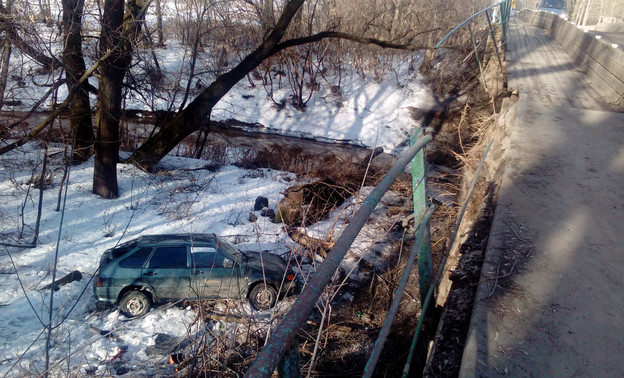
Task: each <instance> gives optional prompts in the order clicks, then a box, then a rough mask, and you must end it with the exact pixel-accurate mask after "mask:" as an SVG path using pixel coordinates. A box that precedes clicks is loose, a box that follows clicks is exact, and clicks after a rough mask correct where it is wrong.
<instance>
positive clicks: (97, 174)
mask: <svg viewBox="0 0 624 378" xmlns="http://www.w3.org/2000/svg"><path fill="white" fill-rule="evenodd" d="M147 4H149V0H129V1H128V4H127V7H126V8H127V9H126V15H125V16H124V1H123V0H106V1H105V2H104V14H103V15H102V32H101V34H100V54H101V55H102V56H103V55H105V54H107V53H109V52H110V51H112V53H111V55H110V57H109V58H108V59H105V60H103V61H102V62H101V63H100V82H99V86H100V88H99V92H98V107H97V112H96V114H95V119H96V123H97V136H96V142H95V163H94V167H93V193H95V194H98V195H99V196H100V197H103V198H115V197H117V196H118V195H119V187H118V185H117V162H118V160H119V119H120V117H121V102H122V100H123V95H122V85H123V79H124V76H125V74H126V72H127V71H128V68H129V67H130V62H131V61H132V50H133V46H134V43H135V41H136V40H137V38H138V36H139V35H140V31H141V21H142V18H143V16H144V14H145V8H146V7H147Z"/></svg>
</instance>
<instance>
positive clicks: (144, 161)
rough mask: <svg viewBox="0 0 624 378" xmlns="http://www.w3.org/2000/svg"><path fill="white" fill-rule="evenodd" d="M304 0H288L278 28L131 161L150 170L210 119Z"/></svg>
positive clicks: (270, 47) (266, 54) (280, 34)
mask: <svg viewBox="0 0 624 378" xmlns="http://www.w3.org/2000/svg"><path fill="white" fill-rule="evenodd" d="M304 1H305V0H289V1H288V3H287V4H286V6H285V7H284V10H283V11H282V15H281V16H280V19H279V20H278V22H277V24H276V25H275V28H274V29H273V30H272V31H271V33H270V34H269V36H268V37H267V38H266V39H265V40H264V41H263V42H262V44H261V45H260V46H259V47H258V48H257V49H256V50H255V51H253V52H252V53H251V54H249V55H248V56H247V57H245V59H243V61H242V62H240V63H239V64H238V65H237V66H236V67H234V68H233V69H232V70H230V71H229V72H226V73H224V74H223V75H220V76H218V77H217V78H216V79H215V81H214V82H213V83H212V84H211V85H210V86H209V87H208V88H206V90H204V91H203V92H202V93H201V94H200V95H199V96H198V97H197V98H195V100H193V101H192V102H191V103H190V104H189V105H188V106H187V107H186V108H185V109H184V110H182V111H181V112H179V113H178V114H177V115H176V116H175V117H174V118H173V119H172V120H171V121H169V122H166V123H165V124H163V125H162V127H161V129H160V131H159V132H158V133H156V134H155V135H154V136H153V137H152V138H150V139H149V140H147V141H146V142H145V143H144V144H143V145H142V146H141V147H139V148H138V149H137V151H136V152H135V153H134V154H132V156H131V157H130V159H129V162H131V163H134V164H135V165H137V166H139V167H141V168H143V169H146V170H151V169H152V168H153V167H154V165H155V164H156V163H157V162H158V161H160V160H161V159H162V158H163V157H165V156H166V155H167V153H169V151H171V150H172V149H173V148H174V147H175V146H176V145H177V144H178V143H180V142H181V141H182V140H183V139H184V138H186V137H187V136H189V135H190V134H192V133H193V132H195V131H197V130H198V129H199V128H200V127H201V126H202V125H203V124H205V123H206V122H207V121H208V117H209V116H210V112H211V111H212V108H213V107H214V106H215V104H216V103H217V102H219V100H221V98H222V97H223V96H224V95H225V94H226V93H228V91H229V90H230V89H232V87H233V86H234V85H236V83H238V82H239V81H240V80H241V79H243V78H244V77H245V76H246V75H247V74H248V73H249V72H251V71H252V70H254V69H255V68H256V67H258V66H259V65H260V63H262V61H264V59H266V58H267V57H269V56H270V55H271V54H272V53H273V51H272V50H273V48H274V47H275V46H276V45H277V44H278V43H279V42H280V41H281V39H282V38H283V37H284V33H285V32H286V29H287V28H288V25H289V24H290V22H291V20H292V18H293V16H294V15H295V13H297V10H299V8H300V7H301V5H303V3H304Z"/></svg>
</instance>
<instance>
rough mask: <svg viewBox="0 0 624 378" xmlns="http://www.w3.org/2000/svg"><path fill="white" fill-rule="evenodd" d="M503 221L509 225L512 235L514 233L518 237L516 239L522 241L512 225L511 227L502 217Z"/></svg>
mask: <svg viewBox="0 0 624 378" xmlns="http://www.w3.org/2000/svg"><path fill="white" fill-rule="evenodd" d="M503 222H505V224H506V225H507V227H509V229H510V230H511V232H513V233H514V235H516V237H517V238H518V240H520V241H521V242H524V240H523V239H522V238H521V237H520V235H518V233H517V232H516V230H514V229H513V227H511V225H510V224H509V223H508V222H507V219H505V218H503Z"/></svg>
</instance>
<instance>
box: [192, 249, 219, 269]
mask: <svg viewBox="0 0 624 378" xmlns="http://www.w3.org/2000/svg"><path fill="white" fill-rule="evenodd" d="M216 254H217V250H216V249H214V248H213V247H191V259H192V260H191V261H193V266H194V267H195V268H212V267H213V266H215V256H216Z"/></svg>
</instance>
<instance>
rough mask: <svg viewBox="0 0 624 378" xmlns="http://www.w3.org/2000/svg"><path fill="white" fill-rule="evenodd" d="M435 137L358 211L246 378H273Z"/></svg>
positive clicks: (403, 159) (410, 152)
mask: <svg viewBox="0 0 624 378" xmlns="http://www.w3.org/2000/svg"><path fill="white" fill-rule="evenodd" d="M431 140H432V137H431V135H424V136H422V137H420V138H419V139H418V141H417V142H416V143H414V145H413V146H411V147H410V148H408V149H407V150H406V151H405V152H403V153H402V154H401V155H400V156H399V158H398V159H397V161H396V162H395V164H394V165H393V166H392V168H390V170H389V171H388V173H387V174H386V176H384V178H383V179H381V181H380V182H379V184H377V186H376V187H375V188H374V189H373V191H372V192H371V193H370V194H369V196H368V197H367V198H366V200H364V203H362V205H361V206H360V208H359V209H358V211H357V212H356V213H355V215H354V216H353V218H352V219H351V221H350V223H349V225H348V226H347V227H346V228H345V229H344V231H343V232H342V234H341V235H340V237H339V238H338V240H336V244H335V245H334V248H332V249H331V251H329V253H328V254H327V258H326V259H325V261H323V263H322V264H321V265H319V267H318V270H317V272H316V273H315V274H314V275H313V276H312V277H311V279H310V280H309V281H308V284H307V285H306V286H305V288H304V289H303V291H302V292H301V294H300V295H299V297H298V298H297V300H296V301H295V303H294V304H293V306H292V307H291V309H290V311H289V312H288V313H287V314H286V315H285V316H284V319H282V321H281V322H280V324H279V325H278V326H277V327H276V329H275V331H274V332H273V334H272V335H271V336H270V337H269V340H268V341H267V343H266V345H265V346H264V347H263V348H262V350H260V353H259V354H258V356H257V357H256V359H255V360H254V362H253V363H252V364H251V367H250V368H249V370H248V371H247V372H246V374H245V376H246V377H253V378H256V377H270V376H271V374H272V373H273V371H274V370H275V367H276V366H277V364H278V362H279V361H280V360H281V359H282V356H284V353H285V352H286V350H287V349H288V348H290V346H291V344H292V342H293V340H294V339H295V337H296V336H297V332H298V331H299V329H300V328H301V327H302V326H303V324H304V323H305V322H306V320H307V319H308V317H309V316H310V313H311V312H312V310H313V309H314V307H315V305H316V302H317V300H318V299H319V297H320V296H321V294H322V293H323V290H324V289H325V287H326V286H327V284H329V282H330V281H331V278H332V276H333V275H334V273H335V272H336V269H338V266H339V265H340V263H341V262H342V259H343V258H344V257H345V255H346V254H347V251H348V250H349V248H350V247H351V244H352V243H353V241H354V240H355V238H356V236H357V235H358V234H359V233H360V230H361V229H362V227H363V226H364V225H365V224H366V221H367V220H368V218H369V217H370V215H371V213H372V212H373V210H374V209H375V207H376V206H377V204H378V203H379V201H380V200H381V197H382V196H383V195H384V193H385V192H386V191H387V190H388V189H389V188H390V185H392V183H393V182H394V180H395V179H396V178H397V177H399V175H401V173H403V170H404V169H405V167H406V166H407V164H408V163H409V162H410V161H411V160H412V159H413V158H414V156H415V155H416V153H418V151H420V150H421V149H422V148H423V147H424V146H426V145H427V143H429V142H431Z"/></svg>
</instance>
